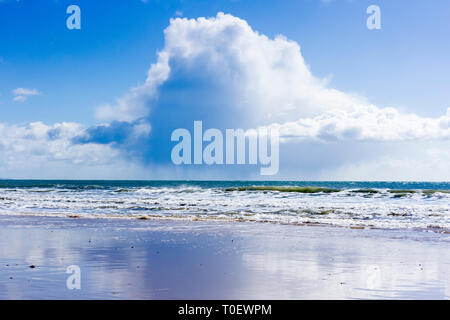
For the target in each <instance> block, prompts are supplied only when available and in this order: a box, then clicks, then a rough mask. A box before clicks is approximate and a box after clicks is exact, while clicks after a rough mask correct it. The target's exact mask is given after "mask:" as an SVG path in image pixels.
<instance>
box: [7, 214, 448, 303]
mask: <svg viewBox="0 0 450 320" xmlns="http://www.w3.org/2000/svg"><path fill="white" fill-rule="evenodd" d="M449 242H450V237H449V236H448V235H446V234H436V233H425V232H417V231H404V230H403V231H395V230H390V231H386V230H367V229H366V230H351V229H343V228H334V227H323V226H309V227H308V226H284V225H276V224H258V223H219V222H201V221H198V222H189V221H179V222H177V221H110V220H107V219H99V220H95V219H64V218H43V217H23V216H22V217H20V219H18V218H17V217H13V216H9V217H0V263H1V265H0V298H1V299H21V298H27V299H51V298H58V299H82V298H90V299H103V298H106V299H329V298H330V299H344V298H357V299H358V298H359V299H361V298H362V299H365V298H369V299H370V298H438V299H439V298H449V297H450V280H449V276H448V272H447V270H449V264H450V253H449V252H448V250H447V248H448V245H449ZM31 265H34V266H36V267H35V268H30V266H31ZM70 265H78V266H80V269H81V290H76V289H75V290H69V289H67V287H66V279H67V278H68V277H69V276H70V275H69V274H67V273H66V268H67V267H68V266H70Z"/></svg>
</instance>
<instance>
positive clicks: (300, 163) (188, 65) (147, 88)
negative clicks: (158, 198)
mask: <svg viewBox="0 0 450 320" xmlns="http://www.w3.org/2000/svg"><path fill="white" fill-rule="evenodd" d="M164 35H165V46H164V48H163V49H162V50H161V51H160V52H159V53H158V59H157V61H156V62H155V63H154V64H153V65H152V66H151V67H150V69H149V71H148V75H147V78H146V80H145V82H144V84H143V85H141V86H138V87H136V88H133V89H132V90H131V91H130V92H129V93H128V94H127V95H125V96H123V97H120V98H118V99H117V100H116V103H114V104H111V105H104V106H101V107H99V108H98V109H97V111H96V116H97V118H98V119H100V120H102V121H106V122H109V123H106V124H102V125H98V126H94V127H91V128H87V129H85V128H81V129H80V128H79V129H78V130H75V131H76V132H75V131H73V132H72V134H71V136H70V137H68V136H67V137H66V138H61V139H56V141H59V142H51V143H54V144H56V145H58V146H60V145H64V144H66V148H67V150H66V151H65V152H64V154H65V156H66V157H67V159H70V160H68V161H76V159H78V160H79V159H81V158H83V159H85V160H83V161H86V162H89V159H90V158H89V157H91V156H92V155H95V154H96V153H95V152H92V154H89V152H87V154H86V155H85V156H86V158H84V156H82V157H80V153H83V152H84V151H85V150H86V149H84V148H88V147H89V148H97V147H98V148H100V149H95V150H98V151H100V153H102V152H101V150H102V149H101V148H109V149H108V152H104V153H103V156H104V157H106V158H108V157H110V156H111V157H118V156H119V154H120V155H121V156H122V157H123V156H125V157H126V158H127V159H128V160H130V159H133V160H135V161H139V162H141V163H145V164H149V163H151V164H152V165H155V164H158V163H159V164H162V163H165V164H170V149H171V147H172V144H171V142H170V134H171V132H172V131H173V130H174V129H176V128H180V127H182V128H188V129H189V128H191V127H192V123H193V121H194V120H203V123H204V125H205V126H206V127H215V128H221V129H224V128H244V129H250V128H256V127H276V128H278V129H279V131H280V133H281V135H282V137H283V139H282V142H285V144H284V146H282V150H281V156H282V159H280V160H281V164H280V166H281V167H280V178H282V177H284V176H283V170H284V172H285V177H287V178H297V179H301V178H305V177H308V178H311V179H314V178H322V177H323V174H324V173H327V174H328V177H330V178H331V177H332V176H331V175H330V172H340V175H338V177H339V178H342V177H343V175H344V173H345V174H347V177H348V178H349V179H352V171H351V170H350V169H349V168H351V166H352V164H356V165H357V166H358V167H359V168H363V167H364V166H363V165H362V164H364V163H366V162H367V161H368V159H370V161H372V162H373V163H374V165H372V166H371V167H370V168H372V169H370V168H369V167H368V165H366V166H365V167H367V170H368V172H369V171H370V172H374V173H373V178H374V179H376V178H377V174H376V171H377V170H375V169H373V168H378V165H379V163H380V162H377V160H376V159H381V160H382V159H384V160H386V162H388V164H387V165H388V167H389V168H391V169H389V172H392V175H391V179H396V176H395V172H396V170H395V169H392V168H394V167H395V165H396V164H399V165H400V163H401V162H402V161H403V160H404V158H405V154H408V159H410V160H411V154H410V153H408V151H407V150H413V149H414V148H415V145H414V143H416V147H417V146H419V145H420V147H421V148H422V150H423V149H424V148H425V149H426V148H431V149H430V150H431V151H430V152H428V153H427V152H422V157H417V160H415V162H414V166H415V167H416V168H417V166H419V163H421V164H422V166H425V167H426V166H428V161H429V160H430V159H431V158H432V159H435V158H436V153H435V152H434V153H433V151H432V150H435V149H436V148H442V147H444V148H445V147H446V146H448V143H447V142H448V140H449V139H450V109H449V110H447V111H446V114H444V115H443V116H441V117H437V118H425V117H420V116H418V115H415V114H407V113H402V112H400V111H398V110H396V109H395V108H392V107H379V106H375V105H372V104H370V103H369V102H368V101H367V100H366V99H364V98H363V97H360V96H356V95H354V94H348V93H344V92H341V91H339V90H336V89H333V88H331V87H330V85H329V83H328V82H327V81H326V80H324V79H319V78H317V77H315V76H314V75H313V74H312V72H311V70H310V69H309V67H308V65H307V64H306V62H305V61H304V59H303V56H302V54H301V50H300V46H299V44H297V43H296V42H294V41H291V40H288V39H286V38H285V37H283V36H277V37H275V38H274V39H270V38H268V37H266V36H265V35H262V34H259V33H258V32H256V31H254V30H253V29H252V28H251V27H250V26H249V25H248V24H247V22H246V21H244V20H242V19H239V18H237V17H234V16H232V15H228V14H223V13H219V14H217V16H216V17H213V18H198V19H186V18H176V19H172V20H171V21H170V25H169V26H168V27H167V28H166V30H165V31H164ZM10 130H12V128H10ZM14 130H19V131H20V130H22V131H23V130H25V129H23V128H22V129H20V128H15V129H14ZM48 130H49V131H50V130H52V129H48ZM21 139H22V138H21ZM25 140H26V139H25V138H23V139H22V140H21V141H20V142H21V143H22V145H26V146H29V148H30V150H33V149H34V148H35V146H34V143H35V142H33V141H34V140H30V142H29V143H28V142H25ZM402 141H403V142H404V144H403V145H402V147H400V148H399V146H398V145H397V143H402ZM424 141H428V142H427V143H425V144H424ZM21 143H19V144H18V145H21ZM36 143H37V145H39V141H38V142H36ZM26 148H28V147H26ZM399 150H401V151H402V152H403V153H401V152H400V153H399ZM49 154H50V155H49V157H50V158H54V157H56V155H57V154H58V153H55V152H51V151H50V152H49ZM105 154H108V156H105ZM426 154H429V155H430V157H431V158H430V157H428V158H427V157H425V156H424V155H426ZM101 156H102V155H100V157H101ZM441 156H442V157H443V158H442V162H443V163H444V164H442V165H441V167H442V166H443V168H441V170H442V171H443V172H450V167H449V165H448V164H446V163H449V161H447V160H450V159H448V157H450V156H449V155H448V154H444V155H441ZM388 159H389V161H388ZM384 160H383V161H384ZM99 161H100V162H101V161H102V160H99ZM106 161H111V160H106ZM375 164H376V165H375ZM283 165H284V167H283ZM178 169H179V168H177V172H179V171H178ZM191 169H192V168H190V167H184V168H183V170H184V175H183V173H182V174H180V175H177V176H176V177H179V178H185V177H199V176H198V175H197V176H196V175H195V174H192V172H190V170H191ZM369 169H370V170H369ZM445 169H447V170H445ZM211 170H215V169H213V168H211ZM164 172H165V173H166V172H167V171H164ZM186 172H187V173H186ZM423 172H424V177H423V179H427V177H426V174H425V172H428V171H426V170H423ZM197 173H198V172H197ZM293 173H294V174H293ZM295 173H297V175H296V174H295ZM239 174H242V176H239V177H240V178H247V177H252V176H248V175H246V173H245V170H244V171H239ZM359 176H364V177H365V175H364V174H357V175H353V177H355V178H356V177H359ZM164 177H166V176H164ZM164 177H162V178H164ZM172 177H173V176H171V178H172ZM202 177H204V176H202ZM215 177H217V178H220V177H229V176H228V175H226V174H225V175H224V176H215ZM402 177H403V175H402ZM414 178H416V179H417V177H414ZM446 178H447V179H448V178H450V176H448V177H443V179H446Z"/></svg>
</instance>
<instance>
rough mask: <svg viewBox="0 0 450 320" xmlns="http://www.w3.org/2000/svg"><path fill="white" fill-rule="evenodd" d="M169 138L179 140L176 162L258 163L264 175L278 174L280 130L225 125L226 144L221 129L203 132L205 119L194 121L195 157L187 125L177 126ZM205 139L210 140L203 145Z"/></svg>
mask: <svg viewBox="0 0 450 320" xmlns="http://www.w3.org/2000/svg"><path fill="white" fill-rule="evenodd" d="M170 140H171V141H175V142H178V143H177V144H176V145H175V146H174V147H173V148H172V152H171V159H172V163H174V164H176V165H181V164H187V165H190V164H195V165H200V164H207V165H214V164H217V165H223V164H226V165H234V164H239V165H244V164H248V165H258V164H259V165H260V174H261V175H275V174H277V173H278V169H279V133H278V130H276V129H270V130H268V129H264V128H260V129H259V130H258V131H257V130H255V129H250V130H247V131H244V130H243V129H226V130H225V146H224V135H223V133H222V131H221V130H219V129H215V128H211V129H207V130H206V131H205V132H204V133H203V123H202V121H194V136H193V145H194V150H193V154H194V159H193V161H192V138H191V132H190V131H189V130H188V129H184V128H178V129H175V130H174V131H173V132H172V135H171V137H170ZM203 142H209V144H207V145H206V146H205V148H203ZM247 142H248V143H247ZM269 146H270V152H269ZM224 153H225V159H224ZM235 154H236V156H235Z"/></svg>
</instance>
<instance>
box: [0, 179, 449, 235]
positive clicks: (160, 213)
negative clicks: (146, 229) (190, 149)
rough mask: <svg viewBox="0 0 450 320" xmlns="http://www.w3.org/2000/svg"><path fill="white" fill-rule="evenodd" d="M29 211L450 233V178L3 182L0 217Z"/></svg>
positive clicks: (59, 214)
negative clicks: (370, 180) (310, 224)
mask: <svg viewBox="0 0 450 320" xmlns="http://www.w3.org/2000/svg"><path fill="white" fill-rule="evenodd" d="M305 187H315V188H322V189H310V188H305ZM30 214H32V215H44V216H62V217H67V216H69V217H91V218H132V219H135V218H142V219H145V218H147V219H187V220H221V221H241V222H245V221H250V222H253V221H260V222H274V223H282V224H294V225H295V224H309V223H320V224H330V225H335V226H352V227H374V228H388V229H403V228H418V229H422V230H431V231H435V232H449V230H450V183H448V182H440V183H431V182H308V181H306V182H279V181H278V182H277V181H270V182H263V181H259V182H255V181H220V182H219V181H39V180H2V181H0V215H30Z"/></svg>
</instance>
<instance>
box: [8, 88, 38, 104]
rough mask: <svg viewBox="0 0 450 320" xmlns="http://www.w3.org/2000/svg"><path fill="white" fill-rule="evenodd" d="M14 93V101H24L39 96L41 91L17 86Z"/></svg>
mask: <svg viewBox="0 0 450 320" xmlns="http://www.w3.org/2000/svg"><path fill="white" fill-rule="evenodd" d="M12 93H13V95H14V98H13V101H14V102H24V101H25V100H27V98H28V97H30V96H37V95H38V94H39V93H40V92H39V91H37V90H36V89H27V88H17V89H14V90H13V92H12Z"/></svg>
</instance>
